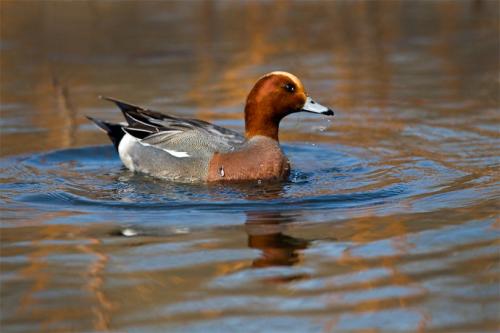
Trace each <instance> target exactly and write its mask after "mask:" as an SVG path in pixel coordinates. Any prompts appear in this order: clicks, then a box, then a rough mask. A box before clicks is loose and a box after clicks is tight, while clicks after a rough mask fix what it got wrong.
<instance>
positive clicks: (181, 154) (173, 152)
mask: <svg viewBox="0 0 500 333" xmlns="http://www.w3.org/2000/svg"><path fill="white" fill-rule="evenodd" d="M139 143H140V144H141V145H143V146H145V147H154V148H156V149H161V150H163V151H164V152H167V153H168V154H170V155H172V156H174V157H178V158H183V157H190V155H189V154H188V153H187V152H185V151H176V150H171V149H165V148H160V147H157V146H154V145H151V144H149V143H146V142H142V140H139Z"/></svg>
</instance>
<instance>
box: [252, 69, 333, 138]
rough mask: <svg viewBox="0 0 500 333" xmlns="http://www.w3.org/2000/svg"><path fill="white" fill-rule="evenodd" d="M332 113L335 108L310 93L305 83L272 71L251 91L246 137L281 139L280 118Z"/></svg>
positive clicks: (286, 74)
mask: <svg viewBox="0 0 500 333" xmlns="http://www.w3.org/2000/svg"><path fill="white" fill-rule="evenodd" d="M301 111H304V112H313V113H319V114H326V115H330V116H333V111H332V110H331V109H329V108H327V107H325V106H323V105H321V104H318V103H316V102H315V101H313V100H312V99H311V98H310V97H308V96H307V93H306V91H305V90H304V86H303V85H302V82H300V80H299V79H298V78H297V77H296V76H295V75H293V74H290V73H287V72H271V73H269V74H266V75H264V76H263V77H261V78H260V79H259V80H258V81H257V83H256V84H255V85H254V87H253V88H252V90H251V91H250V94H248V98H247V104H246V106H245V136H246V137H247V138H248V139H250V138H251V137H253V136H256V135H262V136H267V137H270V138H272V139H274V140H276V141H278V129H279V123H280V121H281V119H283V118H284V117H286V116H287V115H289V114H291V113H295V112H301Z"/></svg>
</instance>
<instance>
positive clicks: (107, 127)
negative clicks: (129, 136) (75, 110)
mask: <svg viewBox="0 0 500 333" xmlns="http://www.w3.org/2000/svg"><path fill="white" fill-rule="evenodd" d="M87 118H88V119H89V120H92V121H93V122H94V123H95V124H96V125H97V126H99V128H101V129H103V130H104V131H105V132H106V134H107V135H108V136H109V138H110V139H111V142H113V145H114V146H115V148H116V150H118V145H119V144H120V141H121V140H122V139H123V136H124V135H125V132H124V130H123V125H121V124H114V123H109V122H107V121H104V120H99V119H95V118H92V117H90V116H87Z"/></svg>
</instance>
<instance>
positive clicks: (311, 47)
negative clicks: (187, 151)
mask: <svg viewBox="0 0 500 333" xmlns="http://www.w3.org/2000/svg"><path fill="white" fill-rule="evenodd" d="M0 7H1V12H0V13H1V20H0V28H1V29H0V31H1V33H0V36H1V39H0V52H1V57H0V65H1V76H0V83H1V84H0V93H1V96H0V97H1V104H0V107H1V121H0V155H1V156H2V157H1V159H0V188H1V192H0V200H1V203H2V204H1V207H0V209H1V224H0V239H1V256H0V257H1V270H0V281H1V289H0V296H1V313H0V324H1V329H2V332H68V331H70V332H108V331H110V332H165V331H168V332H281V331H289V332H495V331H496V330H497V329H498V327H499V324H500V323H499V321H498V314H499V313H500V305H499V296H500V285H499V259H500V255H499V251H500V249H499V247H498V236H499V224H498V197H499V195H498V194H499V191H498V181H499V177H498V167H499V164H500V158H499V154H498V153H499V151H498V147H499V146H500V133H499V130H498V128H499V126H498V124H499V118H500V116H499V112H498V109H499V105H498V103H499V99H498V91H499V90H498V89H499V80H498V73H499V65H498V55H499V46H498V41H499V32H498V24H499V21H498V12H499V6H498V2H495V1H471V2H467V1H440V2H416V1H415V2H413V1H405V2H396V1H382V2H343V1H339V2H326V1H325V2H277V3H271V2H269V3H268V2H249V3H245V2H229V1H222V2H189V3H188V4H185V3H183V2H128V1H127V2H97V1H95V2H94V1H88V2H87V1H80V2H55V1H54V2H38V1H34V2H28V1H23V2H19V1H2V2H1V3H0ZM272 70H287V71H291V72H293V73H295V74H297V75H298V76H299V77H300V78H302V79H303V82H304V84H305V86H306V88H307V89H308V91H309V93H310V95H311V96H313V97H314V98H315V99H316V100H318V102H320V103H322V104H324V105H329V106H331V107H332V108H334V109H336V116H335V117H334V118H328V117H319V116H315V115H308V114H301V115H292V116H290V117H288V118H287V119H285V120H284V122H283V123H282V127H281V128H282V130H281V134H280V138H281V142H282V145H283V147H284V150H285V152H286V154H287V155H288V156H289V158H290V160H291V162H292V168H293V171H292V174H291V176H290V178H289V180H287V181H285V182H282V183H274V184H267V183H251V184H239V185H222V184H212V185H206V184H188V185H186V184H175V183H169V182H166V181H163V180H159V179H154V178H151V177H148V176H144V175H139V174H133V173H131V172H130V171H128V170H126V169H125V168H124V167H123V166H122V165H121V162H120V160H119V158H118V156H117V154H116V152H115V151H114V149H113V147H112V146H111V145H110V144H109V141H108V139H107V137H106V136H105V135H104V134H103V133H101V132H99V131H98V129H97V128H96V127H95V126H93V125H92V124H91V123H89V122H88V121H87V120H86V119H85V117H84V116H85V115H91V116H94V117H98V118H104V119H108V120H114V121H117V120H120V119H121V116H120V113H119V111H118V110H117V109H116V108H115V107H114V106H113V105H111V104H109V103H107V102H105V101H102V100H99V99H97V96H99V95H109V96H113V97H117V98H121V99H125V100H128V101H130V102H132V103H135V104H140V105H145V106H148V107H150V108H153V109H157V110H163V111H167V112H170V113H172V114H175V115H180V116H186V117H196V118H201V119H205V120H208V121H212V122H215V123H217V124H219V125H222V126H227V127H230V128H232V129H236V130H240V131H242V130H243V122H242V108H243V103H244V100H245V97H246V94H247V93H248V91H249V89H250V88H251V86H252V83H253V82H254V81H255V80H256V79H257V78H258V77H259V76H260V75H262V74H264V73H266V72H269V71H272Z"/></svg>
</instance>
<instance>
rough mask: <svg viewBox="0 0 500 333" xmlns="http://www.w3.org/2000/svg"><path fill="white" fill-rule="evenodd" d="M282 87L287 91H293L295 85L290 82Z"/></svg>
mask: <svg viewBox="0 0 500 333" xmlns="http://www.w3.org/2000/svg"><path fill="white" fill-rule="evenodd" d="M283 88H285V90H286V91H288V92H291V93H293V92H295V86H294V85H293V84H291V83H287V84H285V85H284V86H283Z"/></svg>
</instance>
